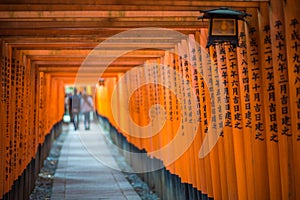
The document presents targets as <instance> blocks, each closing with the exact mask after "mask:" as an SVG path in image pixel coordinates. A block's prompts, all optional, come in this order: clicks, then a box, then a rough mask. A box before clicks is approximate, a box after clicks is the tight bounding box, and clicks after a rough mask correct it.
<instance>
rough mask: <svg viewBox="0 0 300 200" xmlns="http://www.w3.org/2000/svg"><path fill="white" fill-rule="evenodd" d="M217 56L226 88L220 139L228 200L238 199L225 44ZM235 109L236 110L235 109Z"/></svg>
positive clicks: (220, 46) (219, 49) (217, 49)
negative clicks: (223, 156)
mask: <svg viewBox="0 0 300 200" xmlns="http://www.w3.org/2000/svg"><path fill="white" fill-rule="evenodd" d="M216 54H217V60H218V68H219V71H220V74H221V77H222V83H220V84H222V86H223V88H224V94H222V95H224V96H223V98H224V99H221V101H224V104H225V107H224V109H225V112H224V113H225V118H224V120H225V121H224V128H223V132H222V133H221V135H220V137H221V138H220V139H221V140H224V153H225V158H226V160H225V168H226V169H225V171H226V176H227V184H228V197H227V198H228V199H237V198H238V188H237V178H236V176H237V175H236V160H235V153H234V143H233V133H232V112H231V107H234V106H233V105H231V104H230V98H231V96H230V92H231V91H230V88H229V84H231V83H229V81H228V79H229V78H228V77H229V76H230V75H231V74H230V73H229V70H228V68H229V67H230V66H229V65H228V66H227V63H226V60H229V58H227V56H229V55H227V54H226V48H225V45H224V44H221V45H217V46H216ZM233 109H234V108H233Z"/></svg>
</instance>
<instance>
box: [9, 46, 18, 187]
mask: <svg viewBox="0 0 300 200" xmlns="http://www.w3.org/2000/svg"><path fill="white" fill-rule="evenodd" d="M16 52H17V50H16V49H14V48H12V54H11V101H10V104H11V107H10V121H11V123H12V124H11V127H12V128H11V131H12V132H11V133H10V134H11V137H12V138H11V150H12V152H11V153H12V154H11V157H12V158H11V179H10V184H11V185H13V181H14V180H16V178H17V176H18V175H17V159H18V153H19V152H18V142H19V141H18V140H19V129H18V127H19V120H18V111H17V110H18V107H19V106H18V103H19V98H17V95H18V93H19V92H17V90H18V88H17V87H18V86H17V85H18V78H19V77H18V75H19V73H18V72H19V61H17V57H16Z"/></svg>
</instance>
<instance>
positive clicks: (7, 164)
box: [2, 44, 13, 194]
mask: <svg viewBox="0 0 300 200" xmlns="http://www.w3.org/2000/svg"><path fill="white" fill-rule="evenodd" d="M4 46H5V47H3V48H4V49H5V52H4V56H5V58H4V59H5V64H4V69H3V75H4V76H3V77H2V83H4V87H2V89H3V94H4V97H3V99H4V102H3V104H4V109H3V110H4V113H5V118H4V134H5V135H4V138H5V139H4V142H5V143H4V155H5V156H4V159H5V160H4V165H3V167H4V181H3V185H4V188H3V193H4V194H5V193H7V192H8V191H9V190H10V188H11V181H10V179H11V170H12V169H11V158H12V135H11V133H12V127H11V126H12V124H13V122H12V119H11V111H10V109H11V101H12V99H11V95H12V94H11V93H12V70H11V47H9V46H8V45H6V44H4Z"/></svg>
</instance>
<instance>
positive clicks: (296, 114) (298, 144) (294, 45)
mask: <svg viewBox="0 0 300 200" xmlns="http://www.w3.org/2000/svg"><path fill="white" fill-rule="evenodd" d="M284 3H285V6H284V14H285V25H286V26H285V32H286V47H287V64H288V65H287V66H288V70H287V71H288V77H289V78H288V86H289V92H290V93H289V97H290V98H289V102H290V110H289V114H290V115H289V116H290V117H291V121H290V123H291V126H290V128H291V131H290V132H291V133H292V135H293V136H292V145H293V149H292V150H291V146H290V145H291V143H289V154H292V155H293V163H294V164H293V168H289V177H291V178H292V177H294V180H293V181H294V182H291V180H290V181H289V189H290V192H291V191H293V193H294V194H293V195H291V196H289V197H290V199H293V198H294V199H300V170H299V169H300V156H299V155H300V15H299V13H300V2H299V1H297V0H290V1H284ZM291 163H292V161H291V160H290V161H289V164H290V165H291ZM292 184H294V186H292ZM291 187H293V190H292V188H291Z"/></svg>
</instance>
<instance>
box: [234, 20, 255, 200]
mask: <svg viewBox="0 0 300 200" xmlns="http://www.w3.org/2000/svg"><path fill="white" fill-rule="evenodd" d="M239 27H240V32H239V46H238V47H237V63H238V69H237V70H238V75H239V91H240V97H239V98H240V102H241V103H243V104H241V107H240V110H241V114H242V115H241V119H242V128H243V129H242V130H243V137H244V154H245V169H246V172H247V173H246V181H247V193H248V199H254V194H255V192H254V171H253V170H254V169H253V164H252V160H253V153H252V152H253V149H252V134H251V130H252V125H251V123H252V121H251V102H250V89H249V69H248V57H247V44H246V34H245V26H244V22H240V24H239Z"/></svg>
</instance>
